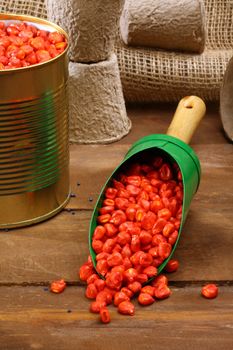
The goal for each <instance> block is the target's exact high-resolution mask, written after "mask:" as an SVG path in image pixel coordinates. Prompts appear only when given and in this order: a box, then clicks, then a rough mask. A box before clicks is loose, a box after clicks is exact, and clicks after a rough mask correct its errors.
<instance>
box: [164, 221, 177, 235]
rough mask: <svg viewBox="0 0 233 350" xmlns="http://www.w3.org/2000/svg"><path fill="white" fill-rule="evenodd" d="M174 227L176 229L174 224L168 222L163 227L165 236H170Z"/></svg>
mask: <svg viewBox="0 0 233 350" xmlns="http://www.w3.org/2000/svg"><path fill="white" fill-rule="evenodd" d="M174 229H175V227H174V225H173V224H171V223H170V222H168V223H167V224H166V225H165V226H164V228H163V235H164V237H169V236H170V235H171V233H172V232H173V231H174Z"/></svg>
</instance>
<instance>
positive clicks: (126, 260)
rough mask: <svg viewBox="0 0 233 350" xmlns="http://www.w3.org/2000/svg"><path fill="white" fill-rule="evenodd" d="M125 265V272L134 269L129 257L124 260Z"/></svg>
mask: <svg viewBox="0 0 233 350" xmlns="http://www.w3.org/2000/svg"><path fill="white" fill-rule="evenodd" d="M123 265H124V268H125V270H128V269H130V268H131V267H132V263H131V261H130V259H129V258H128V257H126V258H124V259H123Z"/></svg>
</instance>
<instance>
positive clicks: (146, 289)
mask: <svg viewBox="0 0 233 350" xmlns="http://www.w3.org/2000/svg"><path fill="white" fill-rule="evenodd" d="M141 293H146V294H149V295H151V296H152V297H153V296H154V294H155V288H154V287H152V286H145V287H143V288H142V289H141Z"/></svg>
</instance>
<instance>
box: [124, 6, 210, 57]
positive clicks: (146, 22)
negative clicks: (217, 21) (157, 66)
mask: <svg viewBox="0 0 233 350" xmlns="http://www.w3.org/2000/svg"><path fill="white" fill-rule="evenodd" d="M120 33H121V37H122V39H123V41H124V43H125V44H126V45H129V46H145V47H154V48H157V49H158V48H161V49H165V50H173V51H177V50H178V51H183V52H196V53H201V52H203V50H204V47H205V12H204V4H203V1H202V0H176V1H174V0H143V1H142V0H126V1H125V5H124V8H123V11H122V14H121V18H120Z"/></svg>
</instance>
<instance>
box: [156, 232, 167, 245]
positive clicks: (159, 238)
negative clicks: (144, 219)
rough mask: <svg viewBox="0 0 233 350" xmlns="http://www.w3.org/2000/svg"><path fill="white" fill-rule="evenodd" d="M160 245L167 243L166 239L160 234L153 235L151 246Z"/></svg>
mask: <svg viewBox="0 0 233 350" xmlns="http://www.w3.org/2000/svg"><path fill="white" fill-rule="evenodd" d="M160 243H167V240H166V238H165V237H164V236H163V235H161V234H155V235H154V236H153V238H152V245H153V246H155V247H156V246H159V244H160Z"/></svg>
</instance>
